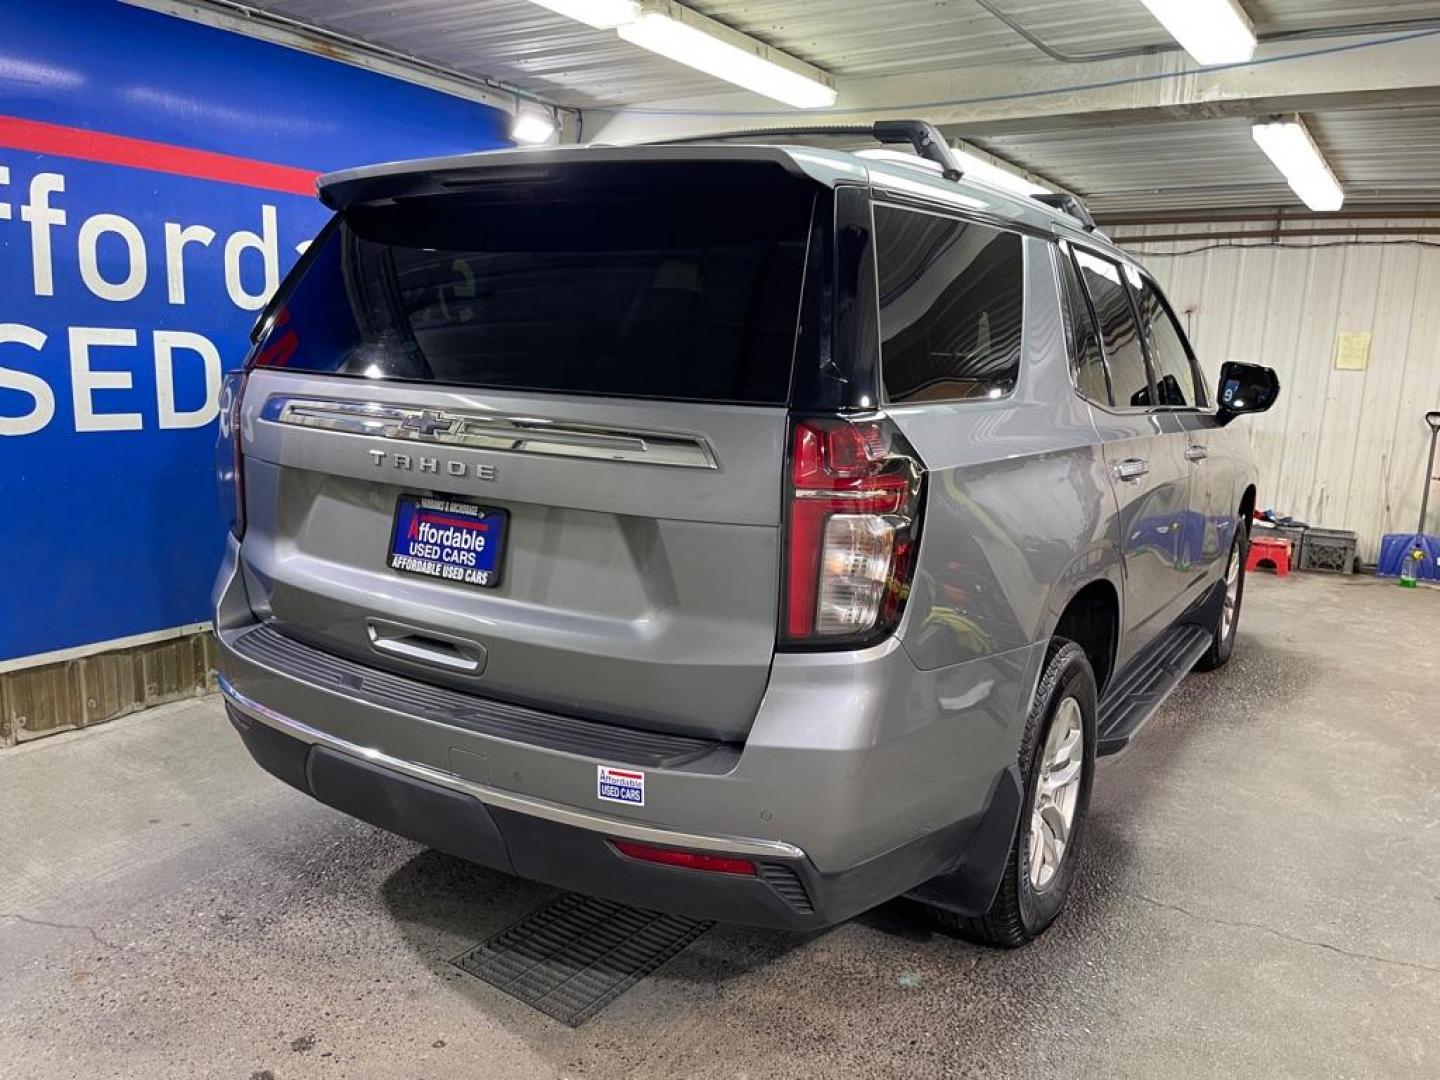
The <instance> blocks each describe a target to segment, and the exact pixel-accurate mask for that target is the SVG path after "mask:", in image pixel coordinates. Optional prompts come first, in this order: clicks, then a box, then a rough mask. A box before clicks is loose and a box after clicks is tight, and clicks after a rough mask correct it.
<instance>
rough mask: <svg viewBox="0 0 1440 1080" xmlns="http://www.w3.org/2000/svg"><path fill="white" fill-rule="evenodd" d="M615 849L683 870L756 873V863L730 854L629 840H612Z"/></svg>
mask: <svg viewBox="0 0 1440 1080" xmlns="http://www.w3.org/2000/svg"><path fill="white" fill-rule="evenodd" d="M610 842H611V843H612V844H614V845H615V850H616V851H618V852H620V854H621V855H628V856H629V857H630V858H632V859H641V860H643V861H644V862H653V863H662V864H663V865H665V866H678V867H680V868H681V869H682V870H709V871H712V872H713V873H717V874H749V875H750V876H751V877H753V876H754V875H755V864H754V863H753V862H751V861H750V860H749V859H737V858H734V857H733V856H730V855H706V854H704V853H702V852H699V851H677V850H676V849H675V848H658V847H651V846H650V845H649V844H636V843H633V842H632V841H629V840H612V841H610Z"/></svg>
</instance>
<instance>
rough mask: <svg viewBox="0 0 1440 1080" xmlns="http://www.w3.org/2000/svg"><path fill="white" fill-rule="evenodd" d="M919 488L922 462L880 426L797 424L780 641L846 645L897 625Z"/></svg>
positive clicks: (905, 591)
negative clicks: (783, 620)
mask: <svg viewBox="0 0 1440 1080" xmlns="http://www.w3.org/2000/svg"><path fill="white" fill-rule="evenodd" d="M920 484H921V473H920V463H919V462H918V461H917V460H916V458H915V455H914V453H913V452H912V451H911V450H910V449H909V447H908V445H906V444H905V441H904V439H903V438H902V437H901V436H900V434H899V432H898V431H896V430H895V428H894V427H893V425H891V424H890V422H889V421H888V420H885V419H883V418H882V419H877V420H845V419H838V418H826V419H807V420H798V421H796V422H795V425H794V428H793V434H792V438H791V454H790V492H789V495H790V498H789V509H788V521H787V525H788V537H789V541H788V551H787V553H786V587H785V622H784V627H783V633H782V635H781V640H782V642H783V643H784V644H789V645H807V644H809V645H815V644H832V645H841V644H852V643H857V642H861V641H864V640H868V639H872V638H875V637H878V636H880V635H882V634H885V633H888V632H890V631H892V630H893V629H894V628H895V625H896V624H897V623H898V622H899V620H900V614H901V612H902V611H903V610H904V605H905V599H906V597H907V596H908V594H909V590H910V578H911V574H912V572H913V569H914V559H913V554H914V546H915V539H916V529H917V523H916V516H917V512H918V510H919V503H920Z"/></svg>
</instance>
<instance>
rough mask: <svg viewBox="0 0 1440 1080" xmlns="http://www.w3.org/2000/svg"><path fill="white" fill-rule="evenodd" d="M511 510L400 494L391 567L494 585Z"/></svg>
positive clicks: (414, 572)
mask: <svg viewBox="0 0 1440 1080" xmlns="http://www.w3.org/2000/svg"><path fill="white" fill-rule="evenodd" d="M508 524H509V514H508V513H506V511H504V510H494V509H489V508H486V507H483V506H476V505H474V504H473V503H467V502H456V501H453V500H451V499H432V498H416V497H415V496H413V495H401V496H400V499H399V501H398V502H397V503H396V504H395V529H394V532H392V533H391V537H390V560H389V566H390V569H392V570H400V571H403V572H404V573H407V574H422V575H424V576H425V577H431V578H437V579H439V580H441V581H454V582H458V583H460V584H462V585H478V586H481V587H482V588H487V589H488V588H494V587H495V586H496V585H498V584H499V583H500V556H501V555H502V554H503V552H504V550H505V532H506V526H507V525H508Z"/></svg>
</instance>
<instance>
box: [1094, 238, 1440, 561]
mask: <svg viewBox="0 0 1440 1080" xmlns="http://www.w3.org/2000/svg"><path fill="white" fill-rule="evenodd" d="M1325 224H1326V226H1327V227H1335V226H1345V225H1348V224H1358V223H1354V222H1344V221H1327V222H1326V223H1325ZM1363 224H1365V225H1367V226H1375V225H1389V226H1393V227H1405V226H1407V225H1409V226H1414V225H1415V224H1416V223H1415V222H1405V221H1388V222H1380V221H1374V220H1371V221H1366V222H1364V223H1363ZM1242 228H1251V229H1254V230H1255V231H1256V232H1257V233H1261V234H1266V233H1268V232H1269V230H1270V228H1271V227H1270V226H1268V225H1264V224H1255V225H1251V226H1237V225H1236V224H1234V223H1225V224H1214V225H1209V226H1205V225H1186V226H1176V225H1153V226H1148V227H1142V228H1116V229H1115V230H1113V233H1114V235H1115V237H1116V239H1117V240H1118V241H1119V242H1120V243H1121V244H1123V245H1124V246H1126V247H1128V248H1129V249H1130V250H1132V251H1134V252H1135V253H1136V254H1137V255H1139V257H1140V258H1141V259H1143V260H1144V261H1145V262H1146V264H1147V265H1148V266H1149V267H1150V268H1151V269H1152V270H1153V271H1154V273H1155V275H1156V277H1157V278H1159V280H1160V282H1161V285H1162V286H1163V287H1164V288H1165V291H1166V293H1167V295H1169V297H1170V301H1171V303H1172V304H1173V305H1174V306H1175V308H1176V311H1177V314H1180V315H1181V317H1182V318H1183V319H1184V321H1185V323H1186V325H1187V329H1188V330H1189V333H1190V337H1191V340H1192V341H1193V342H1194V344H1195V348H1196V350H1197V352H1198V353H1199V354H1200V357H1201V360H1202V363H1203V364H1204V366H1205V367H1206V368H1207V369H1208V371H1209V374H1210V377H1211V380H1212V382H1213V379H1214V373H1215V371H1216V370H1217V369H1218V368H1219V365H1220V363H1221V361H1223V360H1229V359H1234V360H1251V361H1257V362H1260V363H1264V364H1268V365H1270V366H1271V367H1273V368H1275V369H1276V371H1277V372H1278V373H1279V375H1280V382H1281V385H1282V387H1283V390H1282V393H1281V397H1280V400H1279V401H1278V402H1277V403H1276V405H1275V407H1274V409H1272V410H1271V411H1270V412H1269V413H1266V414H1264V415H1262V416H1258V417H1248V418H1245V419H1243V420H1240V421H1237V422H1238V423H1240V424H1243V425H1244V427H1245V429H1246V430H1247V431H1248V432H1249V433H1250V437H1251V442H1252V444H1253V446H1254V448H1255V454H1256V459H1257V461H1258V463H1259V466H1260V492H1259V500H1258V501H1259V505H1260V506H1261V507H1274V508H1275V509H1276V510H1277V511H1279V512H1281V513H1287V514H1291V515H1293V516H1295V517H1297V518H1300V519H1302V520H1304V521H1308V522H1309V523H1310V524H1312V525H1320V526H1325V527H1328V528H1341V529H1353V530H1354V531H1355V532H1356V533H1358V534H1359V537H1360V539H1359V548H1358V550H1359V554H1360V557H1361V558H1362V559H1364V560H1365V561H1367V562H1373V561H1374V560H1375V558H1376V556H1377V554H1378V552H1379V546H1380V537H1381V536H1382V535H1383V534H1384V533H1387V532H1408V531H1410V530H1412V529H1414V528H1415V523H1416V519H1417V517H1418V515H1419V513H1420V484H1421V476H1422V474H1423V472H1424V469H1425V454H1426V450H1427V448H1428V445H1429V444H1428V439H1429V430H1428V428H1426V426H1425V422H1424V419H1423V414H1424V413H1425V412H1426V411H1427V410H1430V409H1440V237H1435V236H1433V235H1432V236H1419V235H1415V236H1413V237H1410V238H1405V237H1398V236H1387V237H1384V238H1380V237H1359V238H1356V240H1355V241H1350V242H1347V241H1344V240H1343V238H1342V239H1340V240H1337V239H1336V238H1334V237H1323V238H1304V237H1295V238H1292V239H1290V240H1287V241H1285V244H1286V245H1294V246H1274V245H1270V244H1265V243H1263V242H1261V243H1259V244H1251V243H1250V242H1249V241H1226V240H1214V241H1205V240H1189V241H1150V242H1145V241H1144V237H1145V236H1146V235H1151V236H1156V235H1164V234H1173V233H1176V232H1179V231H1183V232H1186V233H1207V234H1209V233H1218V232H1233V231H1236V230H1237V229H1242ZM1401 239H1413V240H1415V241H1419V242H1420V243H1397V242H1396V241H1397V240H1401ZM1237 244H1244V245H1246V246H1235V245H1237ZM1422 245H1424V246H1422ZM1341 331H1358V332H1365V333H1369V334H1371V335H1372V336H1371V344H1370V359H1369V365H1368V367H1367V368H1366V369H1365V370H1364V371H1339V370H1336V369H1335V345H1336V337H1337V335H1338V334H1339V333H1340V332H1341ZM1437 504H1440V492H1437V494H1436V496H1435V497H1433V498H1432V500H1431V505H1432V507H1435V506H1436V505H1437ZM1430 531H1431V532H1437V531H1440V520H1437V518H1436V516H1435V515H1434V514H1432V516H1431V521H1430Z"/></svg>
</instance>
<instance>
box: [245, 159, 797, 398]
mask: <svg viewBox="0 0 1440 1080" xmlns="http://www.w3.org/2000/svg"><path fill="white" fill-rule="evenodd" d="M784 179H785V181H786V182H784V183H776V182H773V181H772V182H769V183H766V184H763V185H758V186H754V187H751V186H748V185H743V184H741V185H737V184H733V183H731V184H726V185H724V186H722V187H718V188H713V189H705V188H700V189H697V188H696V187H695V186H694V185H691V184H686V185H684V186H683V189H681V187H680V186H678V185H668V186H667V185H664V184H654V185H648V186H640V187H635V186H630V187H624V186H616V185H613V184H612V185H608V186H602V187H599V188H595V187H586V188H584V189H583V190H581V189H579V188H578V187H577V185H575V184H552V185H549V186H548V187H547V186H546V185H544V184H541V185H512V186H508V187H507V186H499V187H496V188H495V189H493V190H485V191H484V192H475V193H465V194H455V195H440V196H427V197H423V198H417V199H413V200H410V201H407V202H400V203H398V204H395V205H389V206H384V207H359V208H352V209H350V210H347V211H346V212H345V213H344V214H343V215H342V216H341V218H340V219H339V220H338V221H337V222H336V223H335V225H334V226H333V227H332V228H331V229H330V230H329V231H328V233H327V234H326V235H325V236H324V238H323V239H322V240H321V241H318V242H319V243H321V245H322V246H321V248H320V249H319V250H317V251H316V252H315V253H314V254H313V256H312V257H310V258H309V259H307V260H306V262H307V263H308V265H307V266H306V267H305V268H304V269H303V271H302V275H301V276H300V277H299V279H298V280H296V281H295V282H293V284H292V283H289V282H287V289H286V291H285V292H284V293H283V294H282V298H281V302H280V306H279V307H278V309H277V310H276V313H275V316H274V318H273V320H272V321H271V323H270V325H269V328H268V331H267V333H266V335H265V336H264V337H263V338H262V340H261V341H260V342H259V344H258V345H257V350H256V354H255V355H256V362H257V363H258V364H261V365H265V366H273V367H284V368H287V369H292V370H298V371H308V372H323V373H333V374H339V375H351V376H359V377H368V378H380V379H400V380H412V381H418V382H427V383H441V384H445V385H447V386H469V387H489V388H494V389H506V390H534V391H545V392H554V393H570V394H593V395H615V396H623V397H652V398H674V399H684V400H698V401H717V402H736V403H742V404H783V403H784V402H785V401H786V400H787V397H788V394H789V388H790V370H791V365H792V361H793V356H794V352H795V336H796V330H797V318H798V313H799V309H800V296H801V283H802V277H803V274H804V267H805V254H806V238H807V235H808V232H809V227H810V219H811V214H812V212H813V204H814V201H815V197H814V189H812V188H810V187H808V186H805V185H802V184H800V183H798V182H791V181H790V178H788V177H785V178H784Z"/></svg>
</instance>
